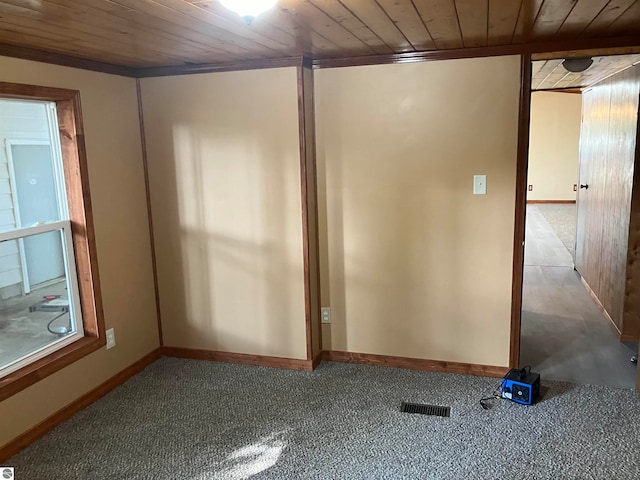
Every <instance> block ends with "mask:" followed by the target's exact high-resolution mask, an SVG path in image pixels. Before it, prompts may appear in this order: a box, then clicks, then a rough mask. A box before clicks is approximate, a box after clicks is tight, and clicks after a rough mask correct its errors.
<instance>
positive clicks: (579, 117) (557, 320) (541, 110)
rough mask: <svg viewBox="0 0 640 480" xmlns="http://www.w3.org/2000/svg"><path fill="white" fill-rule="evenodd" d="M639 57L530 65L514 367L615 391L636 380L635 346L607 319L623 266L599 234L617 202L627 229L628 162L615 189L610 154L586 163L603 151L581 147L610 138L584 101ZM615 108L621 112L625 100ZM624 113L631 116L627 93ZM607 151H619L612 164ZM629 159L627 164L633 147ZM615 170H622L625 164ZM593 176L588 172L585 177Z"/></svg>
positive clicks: (616, 302) (634, 341)
mask: <svg viewBox="0 0 640 480" xmlns="http://www.w3.org/2000/svg"><path fill="white" fill-rule="evenodd" d="M639 60H640V57H638V56H637V55H622V56H609V57H595V58H593V63H592V64H591V66H590V67H589V68H588V69H587V70H585V71H584V72H581V73H580V72H576V73H572V72H569V71H568V70H567V69H566V68H565V67H564V66H563V65H562V59H551V60H539V61H534V62H533V63H532V83H531V89H532V92H531V97H530V100H531V108H530V126H529V154H528V155H529V167H528V178H527V192H526V193H527V204H526V217H525V218H526V227H525V249H524V267H523V287H522V310H521V324H520V325H521V331H520V365H521V366H523V365H530V366H531V368H532V370H534V371H537V372H539V373H541V375H542V376H543V378H546V379H549V380H559V381H569V382H573V383H578V384H596V385H609V386H615V387H621V388H633V387H634V386H635V385H636V367H635V365H634V364H633V363H632V362H631V358H632V356H634V355H636V354H637V351H638V343H637V337H636V338H629V337H625V336H624V335H623V334H622V329H621V328H620V327H621V325H620V322H617V323H616V321H615V320H617V318H618V317H620V318H621V313H620V312H615V311H614V310H615V308H614V305H615V306H616V307H618V306H619V307H620V309H622V302H623V299H622V297H620V296H618V297H617V298H615V299H614V298H613V294H612V295H610V297H611V299H612V300H611V301H609V299H610V298H609V296H608V295H609V294H608V291H609V290H617V291H618V292H619V291H620V288H622V290H624V285H622V287H620V281H622V284H624V280H625V275H624V270H623V271H622V275H621V276H620V272H619V271H616V269H615V268H614V266H613V264H614V263H616V262H615V260H611V261H609V260H610V257H611V256H613V255H615V253H614V252H613V249H614V245H612V243H611V242H610V241H608V240H607V238H606V237H607V235H602V231H603V230H604V229H605V228H607V227H605V223H607V222H606V221H604V220H603V219H604V218H605V217H606V216H607V215H611V216H612V217H614V218H616V220H615V221H618V222H620V221H621V220H623V218H624V216H625V211H624V209H623V208H622V205H623V204H625V202H627V210H626V215H627V234H628V222H629V220H628V217H629V208H630V205H631V186H632V184H633V181H632V180H633V164H632V165H631V176H630V177H629V178H628V179H627V180H628V184H627V185H626V186H624V187H622V186H621V185H618V186H615V185H613V184H611V182H609V180H610V179H611V178H614V177H615V176H616V175H617V173H616V172H617V169H619V166H618V165H617V163H614V161H609V163H608V164H606V162H607V160H598V161H601V162H605V163H603V164H601V165H599V167H598V168H599V170H597V171H594V170H593V164H594V161H595V160H594V158H600V159H602V158H603V155H602V153H603V152H600V153H598V154H596V155H595V156H594V155H590V154H589V152H590V151H591V149H593V146H594V145H600V146H601V148H602V149H604V151H609V150H611V149H612V148H615V147H612V146H611V145H617V143H616V142H615V141H612V142H610V143H611V145H608V144H607V139H606V133H604V134H603V133H602V132H601V131H600V130H599V129H600V128H602V127H603V125H604V124H605V123H606V124H607V126H608V124H609V123H611V122H610V119H609V118H607V119H606V120H604V119H599V118H595V117H597V116H598V115H600V116H601V115H602V112H603V110H602V108H599V109H594V108H592V106H591V104H590V103H589V102H593V98H594V96H595V95H594V93H593V92H592V91H591V90H592V87H593V86H595V85H598V86H600V85H603V82H604V84H606V82H607V81H608V80H607V79H610V78H614V77H615V76H616V74H619V73H620V72H623V71H627V73H626V74H625V75H629V74H630V73H629V72H630V71H629V69H632V68H636V67H633V65H634V63H637V62H638V61H639ZM638 68H640V67H638ZM638 78H639V79H640V73H639V74H638ZM626 80H627V79H623V81H626ZM611 81H612V82H613V81H614V80H611ZM598 88H600V87H598ZM585 92H588V93H586V94H585ZM636 94H637V92H636ZM607 101H608V102H609V103H608V104H607V105H609V106H611V109H612V111H613V110H614V109H615V110H616V112H615V115H618V114H619V113H620V111H621V108H619V106H615V105H614V103H613V102H614V101H615V99H613V98H612V97H611V94H610V93H609V98H608V100H607ZM603 103H606V102H603ZM624 105H625V108H627V109H629V108H628V107H630V104H628V103H626V104H624ZM634 111H635V115H636V121H637V112H638V106H637V98H636V105H635V110H634ZM589 112H595V113H594V118H587V119H585V118H584V117H585V115H589ZM612 121H613V122H614V123H615V121H614V120H612ZM624 121H626V120H622V121H621V123H622V122H624ZM594 122H595V123H594ZM598 122H599V123H598ZM627 123H628V122H627ZM594 124H595V125H596V126H594ZM636 127H637V124H636V125H635V126H634V127H633V138H627V139H626V140H625V138H618V140H619V141H621V142H623V143H624V142H625V141H626V142H627V144H628V145H630V144H632V143H633V144H634V145H635V135H636V134H637V129H636ZM589 128H591V129H592V130H591V131H589ZM593 129H596V130H593ZM628 135H629V137H630V136H631V132H629V133H628ZM618 137H620V132H618ZM632 140H633V141H632ZM618 153H619V152H618ZM604 157H605V158H606V155H605V156H604ZM617 158H619V155H618V156H616V160H615V162H617ZM629 158H631V161H632V163H633V159H634V158H635V151H634V152H633V155H631V154H630V156H629ZM589 169H591V170H589ZM625 172H626V173H625V174H626V175H627V176H628V173H629V170H628V169H627V170H626V171H625ZM594 175H595V177H596V178H595V179H593V180H587V179H588V178H590V176H591V177H593V176H594ZM621 180H622V179H621ZM589 182H591V183H595V184H597V185H598V186H596V187H594V186H593V185H589ZM607 182H609V183H607ZM580 186H582V188H580ZM625 188H626V189H628V192H627V193H628V195H627V196H626V197H625V199H626V200H625V199H622V198H621V199H620V205H618V206H615V205H606V201H605V202H603V201H602V200H603V199H604V198H609V197H611V196H612V195H613V196H615V195H621V194H620V192H621V190H624V189H625ZM589 189H590V190H589ZM622 196H624V192H623V194H622ZM603 203H604V204H605V205H604V206H603ZM605 210H611V211H610V212H607V211H605ZM598 224H600V227H598ZM623 230H624V226H623V228H622V229H621V231H623ZM598 235H600V237H599V238H593V237H598ZM618 237H620V235H618ZM585 239H587V240H586V242H585ZM618 247H620V246H619V245H618ZM585 248H590V249H591V251H590V252H585ZM596 250H597V251H596ZM623 250H624V254H625V255H626V253H627V250H626V243H625V245H624V248H619V253H618V256H621V255H622V253H620V252H622V251H623ZM603 259H604V260H603ZM625 261H626V257H625V258H624V259H621V260H620V261H618V262H617V264H618V265H622V267H617V268H624V265H625ZM598 262H599V265H598V267H597V268H599V269H600V270H598V271H597V272H590V269H592V267H591V266H590V265H591V264H592V263H598ZM603 263H610V265H603ZM605 271H606V273H605ZM603 277H606V279H610V281H609V282H608V283H607V285H602V287H603V288H600V287H601V285H599V284H598V285H595V287H594V284H595V283H598V282H600V281H601V279H602V278H603ZM606 279H605V280H604V282H606V281H607V280H606ZM616 282H617V283H616ZM612 314H613V316H615V315H616V314H618V317H616V318H612ZM620 321H621V320H620Z"/></svg>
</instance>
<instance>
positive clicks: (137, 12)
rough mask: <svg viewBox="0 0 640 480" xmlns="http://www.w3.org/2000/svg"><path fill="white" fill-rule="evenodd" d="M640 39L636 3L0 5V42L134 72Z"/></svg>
mask: <svg viewBox="0 0 640 480" xmlns="http://www.w3.org/2000/svg"><path fill="white" fill-rule="evenodd" d="M638 34H640V0H279V2H278V5H277V7H276V8H274V9H273V10H271V11H269V12H267V13H265V14H263V15H262V16H260V17H259V18H257V19H256V20H255V21H254V22H253V23H252V24H251V25H247V24H245V23H244V22H243V20H242V19H240V18H239V17H238V16H237V15H236V14H234V13H232V12H230V11H228V10H227V9H225V8H224V7H223V6H222V5H221V4H220V3H219V1H218V0H0V43H3V44H8V45H13V46H19V47H27V48H31V49H36V50H40V51H46V52H52V53H58V54H65V55H71V56H75V57H80V58H85V59H91V60H95V61H99V62H104V63H110V64H116V65H122V66H127V67H134V68H144V67H154V66H172V65H190V64H215V63H227V62H236V61H243V60H259V59H267V58H283V57H291V56H299V55H303V54H304V55H306V56H309V57H312V58H314V59H322V58H335V57H350V56H362V55H373V54H388V53H402V52H414V51H428V50H444V49H458V48H467V47H481V46H496V45H510V44H520V43H537V42H545V41H551V40H564V39H576V38H597V37H603V36H629V35H638Z"/></svg>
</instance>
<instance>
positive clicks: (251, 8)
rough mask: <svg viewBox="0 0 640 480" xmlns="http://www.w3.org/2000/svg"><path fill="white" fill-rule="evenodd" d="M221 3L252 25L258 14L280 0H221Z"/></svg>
mask: <svg viewBox="0 0 640 480" xmlns="http://www.w3.org/2000/svg"><path fill="white" fill-rule="evenodd" d="M220 3H222V5H224V6H225V7H226V8H228V9H229V10H231V11H232V12H235V13H237V14H238V15H240V16H241V17H242V19H243V20H244V21H245V22H246V23H247V25H251V22H253V20H254V19H255V18H256V17H257V16H258V15H260V14H261V13H263V12H266V11H267V10H269V9H270V8H273V7H274V6H275V5H276V3H278V0H220Z"/></svg>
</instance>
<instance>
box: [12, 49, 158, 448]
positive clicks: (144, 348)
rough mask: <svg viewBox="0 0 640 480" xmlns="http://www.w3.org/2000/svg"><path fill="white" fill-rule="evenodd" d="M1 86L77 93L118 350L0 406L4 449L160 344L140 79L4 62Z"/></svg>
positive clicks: (107, 308)
mask: <svg viewBox="0 0 640 480" xmlns="http://www.w3.org/2000/svg"><path fill="white" fill-rule="evenodd" d="M0 81H4V82H17V83H28V84H34V85H45V86H51V87H62V88H70V89H76V90H80V92H81V100H82V113H83V118H84V126H85V135H86V139H85V140H86V147H87V158H88V164H89V180H90V187H91V194H92V203H93V214H94V222H95V232H96V243H97V250H98V265H99V270H100V281H101V284H102V298H103V302H104V315H105V322H106V326H107V328H112V327H113V328H115V333H116V340H117V346H116V347H115V348H114V349H112V350H109V351H107V350H106V349H104V348H103V349H100V350H98V351H97V352H94V353H93V354H91V355H89V356H88V357H85V358H84V359H82V360H80V361H78V362H75V363H74V364H72V365H70V366H68V367H66V368H64V369H63V370H60V371H58V372H57V373H55V374H53V375H51V376H49V377H47V378H46V379H44V380H42V381H40V382H38V383H36V384H34V385H33V386H31V387H29V388H27V389H25V390H23V391H21V392H20V393H18V394H16V395H14V396H12V397H10V398H8V399H6V400H4V401H3V402H1V403H0V445H4V444H5V443H7V442H9V441H10V440H12V439H13V438H15V437H16V436H18V435H20V434H21V433H23V432H24V431H25V430H27V429H29V428H30V427H32V426H34V425H35V424H37V423H39V422H40V421H42V420H44V419H45V418H46V417H48V416H50V415H51V414H53V413H54V412H56V411H57V410H59V409H60V408H62V407H64V406H65V405H67V404H69V403H70V402H72V401H73V400H75V399H77V398H78V397H80V396H82V395H83V394H85V393H86V392H88V391H89V390H91V389H93V388H94V387H96V386H97V385H99V384H100V383H102V382H104V381H105V380H107V379H108V378H110V377H112V376H113V375H115V374H116V373H118V372H120V371H121V370H123V369H124V368H126V367H127V366H129V365H130V364H132V363H134V362H135V361H137V360H138V359H140V358H141V357H143V356H144V355H146V354H147V353H149V352H151V351H153V350H154V349H155V348H157V347H158V334H157V319H156V314H155V300H154V291H153V278H152V270H151V255H150V251H149V230H148V223H147V206H146V199H145V193H144V192H145V189H144V176H143V169H142V160H141V147H140V134H139V133H140V130H139V126H138V111H137V106H136V88H135V80H133V79H128V78H123V77H117V76H112V75H105V74H100V73H94V72H88V71H83V70H76V69H71V68H66V67H59V66H53V65H46V64H41V63H36V62H30V61H25V60H18V59H10V58H4V57H0Z"/></svg>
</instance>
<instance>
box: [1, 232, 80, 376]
mask: <svg viewBox="0 0 640 480" xmlns="http://www.w3.org/2000/svg"><path fill="white" fill-rule="evenodd" d="M62 232H63V231H62V230H57V231H53V232H45V233H39V234H37V235H30V236H26V237H24V238H21V239H19V240H7V241H4V242H0V255H2V256H0V372H1V371H2V369H3V368H6V367H7V366H9V365H12V364H15V363H16V362H18V361H23V360H24V359H25V358H26V357H27V356H29V355H32V354H36V353H42V352H47V353H48V350H44V349H49V350H50V349H52V348H55V347H56V346H63V345H65V344H67V343H69V341H68V340H73V337H76V336H77V335H76V334H77V333H81V332H78V326H77V321H76V320H77V319H76V315H75V311H76V308H74V303H73V300H74V299H73V298H72V297H73V294H72V293H70V292H73V290H72V288H73V287H71V284H70V282H69V281H68V276H67V272H66V268H65V254H64V248H65V242H64V240H63V236H62ZM27 292H29V293H27Z"/></svg>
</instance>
